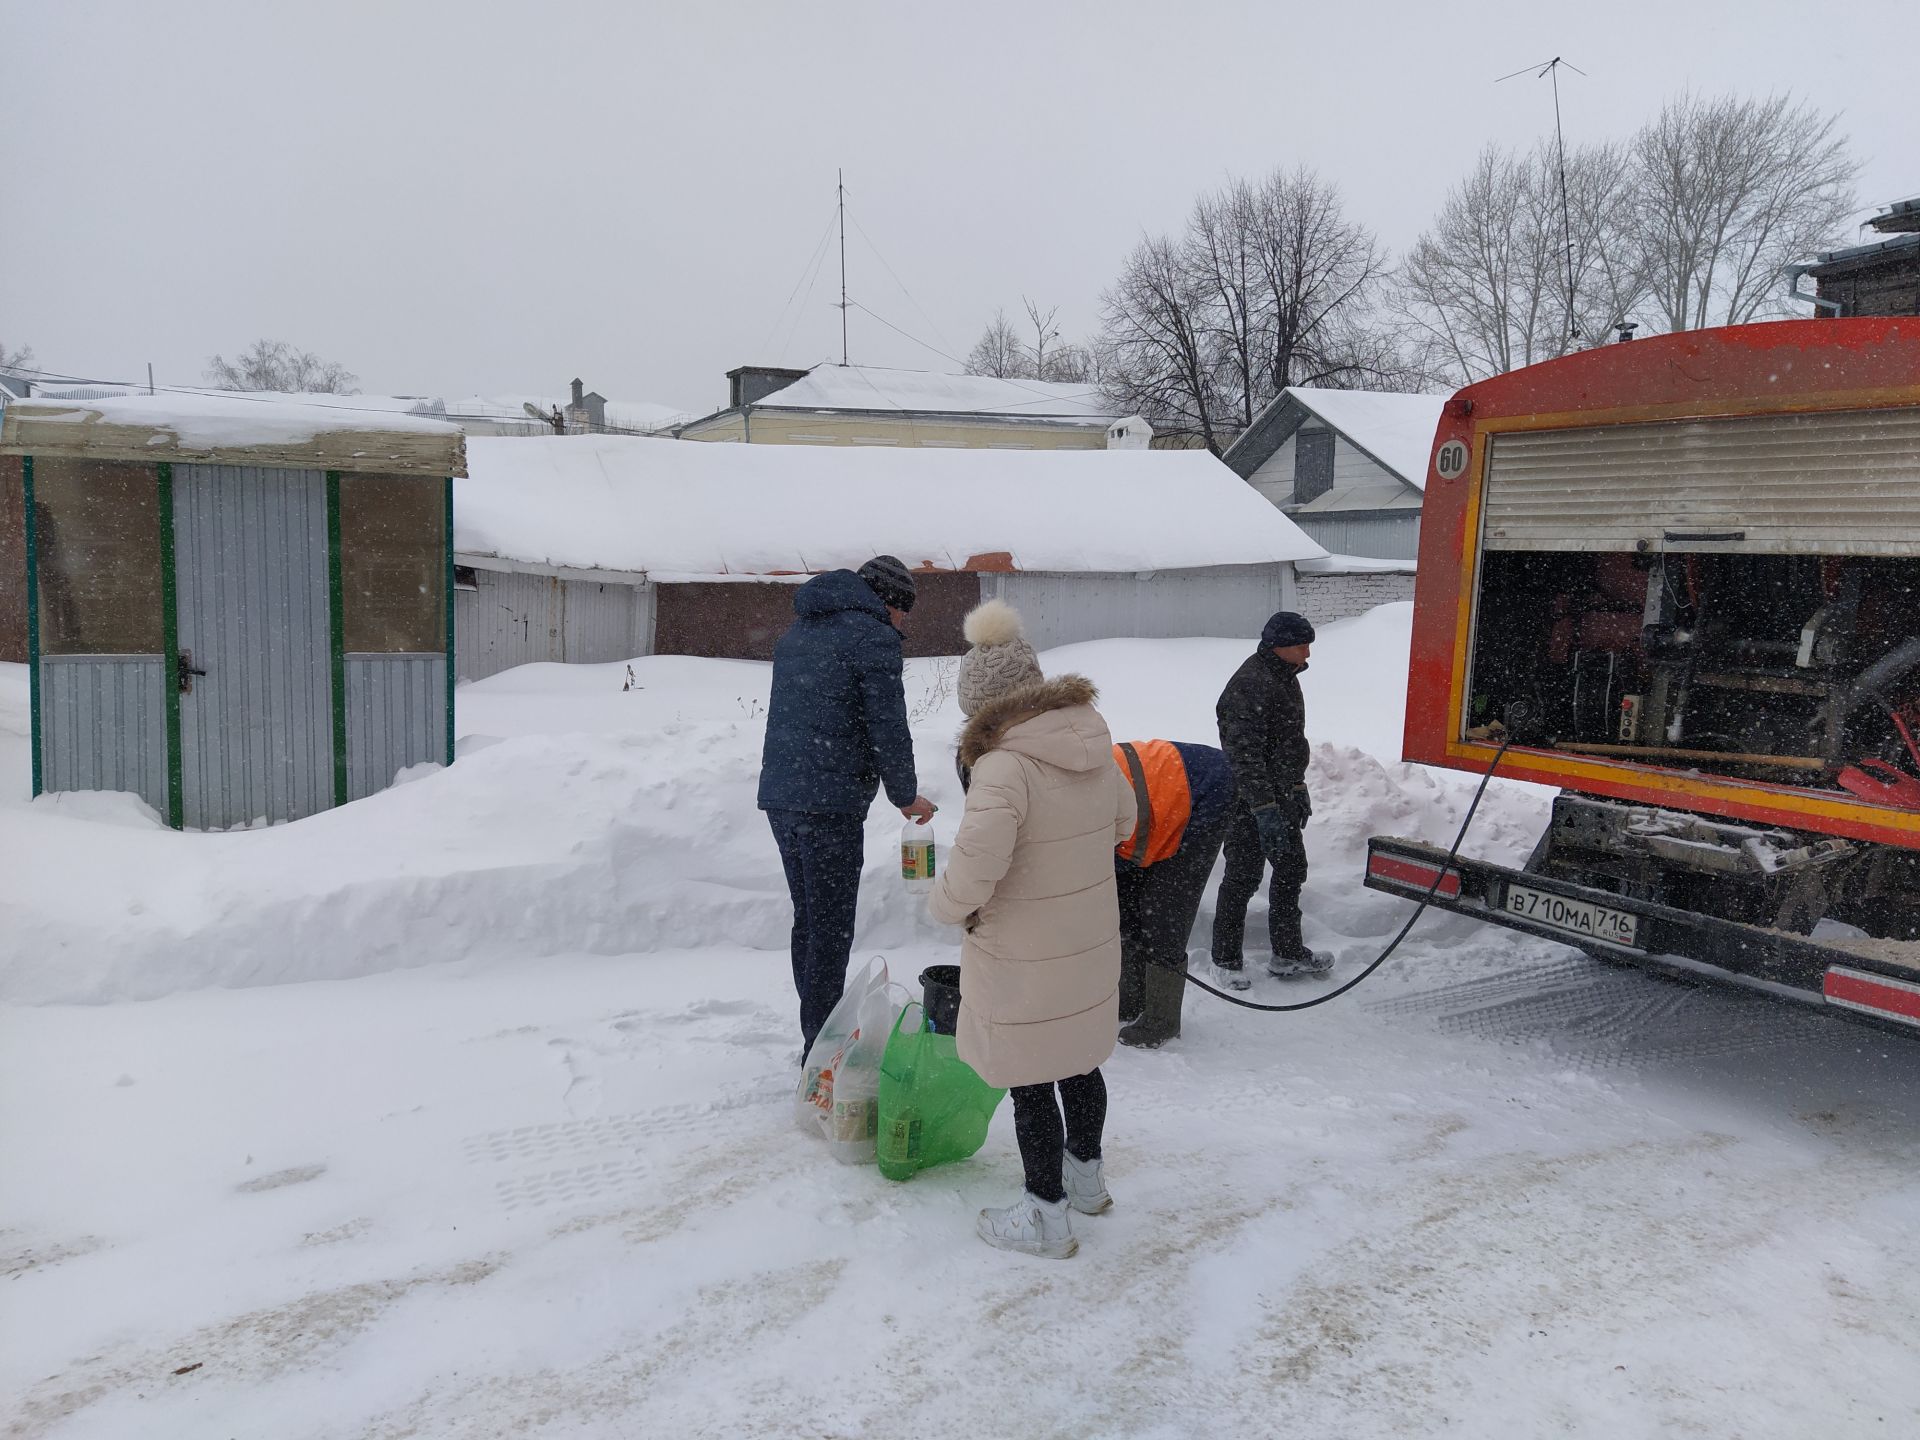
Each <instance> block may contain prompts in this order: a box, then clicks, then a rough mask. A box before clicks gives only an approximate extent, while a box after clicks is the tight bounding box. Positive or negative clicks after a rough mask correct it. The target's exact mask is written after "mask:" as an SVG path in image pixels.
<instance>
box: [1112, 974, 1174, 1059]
mask: <svg viewBox="0 0 1920 1440" xmlns="http://www.w3.org/2000/svg"><path fill="white" fill-rule="evenodd" d="M1143 979H1144V980H1145V982H1146V990H1145V1003H1144V1004H1143V1005H1142V1006H1141V1009H1140V1018H1139V1019H1137V1020H1135V1021H1134V1022H1133V1023H1132V1024H1130V1025H1123V1026H1121V1027H1120V1043H1121V1044H1122V1045H1134V1046H1138V1047H1139V1048H1140V1049H1142V1050H1157V1049H1159V1048H1160V1047H1161V1046H1162V1045H1164V1044H1166V1043H1167V1041H1169V1040H1172V1039H1176V1038H1177V1037H1178V1036H1179V1034H1180V1007H1181V1006H1182V1005H1183V1004H1184V1003H1185V1002H1186V998H1187V976H1186V972H1185V971H1184V970H1175V969H1173V968H1172V967H1170V966H1166V965H1149V966H1147V967H1146V974H1145V976H1144V977H1143Z"/></svg>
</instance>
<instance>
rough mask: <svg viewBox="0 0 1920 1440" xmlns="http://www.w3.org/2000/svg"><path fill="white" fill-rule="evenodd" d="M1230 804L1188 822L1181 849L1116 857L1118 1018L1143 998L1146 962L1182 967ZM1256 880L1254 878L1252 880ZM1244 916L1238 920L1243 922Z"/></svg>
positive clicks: (1134, 1008) (1137, 1007)
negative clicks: (1146, 859)
mask: <svg viewBox="0 0 1920 1440" xmlns="http://www.w3.org/2000/svg"><path fill="white" fill-rule="evenodd" d="M1233 815H1234V809H1233V807H1231V806H1229V807H1228V808H1227V809H1226V810H1224V811H1222V812H1221V813H1220V815H1219V816H1218V818H1215V819H1211V820H1209V821H1208V822H1207V823H1206V824H1205V825H1195V824H1189V825H1188V826H1187V832H1186V834H1185V835H1183V836H1181V837H1180V848H1179V849H1178V850H1176V851H1174V852H1173V854H1171V855H1169V856H1168V857H1167V858H1166V859H1165V860H1162V861H1160V862H1159V863H1158V864H1157V865H1148V866H1146V867H1144V868H1143V867H1141V866H1137V865H1129V864H1127V863H1126V862H1125V861H1121V862H1120V863H1119V865H1118V866H1117V867H1116V868H1115V876H1114V878H1115V879H1116V881H1118V884H1119V890H1120V1018H1121V1019H1122V1020H1131V1019H1132V1018H1133V1017H1134V1016H1136V1015H1138V1014H1139V1013H1140V1007H1141V1005H1142V1004H1144V1003H1145V993H1144V992H1145V985H1146V981H1145V978H1144V977H1145V975H1146V967H1147V966H1149V965H1164V966H1166V967H1167V968H1169V969H1173V970H1181V971H1184V970H1185V969H1186V968H1187V939H1188V937H1189V936H1191V935H1192V934H1193V922H1194V920H1195V918H1196V917H1197V916H1198V915H1199V914H1200V902H1201V901H1202V900H1204V899H1205V898H1206V895H1207V879H1208V877H1209V876H1211V875H1212V874H1213V862H1214V861H1215V860H1217V859H1219V858H1220V842H1221V840H1222V839H1223V838H1224V837H1225V835H1226V832H1227V826H1228V823H1229V822H1230V821H1231V820H1232V818H1233ZM1255 883H1258V882H1257V881H1256V882H1255ZM1244 905H1245V902H1244V901H1243V902H1242V907H1243V918H1242V921H1241V923H1242V924H1245V919H1244Z"/></svg>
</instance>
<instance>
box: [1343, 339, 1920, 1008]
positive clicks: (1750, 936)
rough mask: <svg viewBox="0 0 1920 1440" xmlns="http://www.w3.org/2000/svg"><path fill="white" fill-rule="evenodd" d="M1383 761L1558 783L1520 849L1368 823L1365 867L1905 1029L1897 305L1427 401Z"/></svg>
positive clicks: (1611, 354)
mask: <svg viewBox="0 0 1920 1440" xmlns="http://www.w3.org/2000/svg"><path fill="white" fill-rule="evenodd" d="M1503 746H1504V747H1505V748H1504V753H1503V752H1502V747H1503ZM1405 753H1406V758H1407V759H1409V760H1412V761H1418V762H1421V763H1425V764H1429V765H1442V766H1447V767H1450V768H1452V769H1457V770H1466V771H1475V772H1484V771H1485V770H1487V769H1488V767H1489V766H1490V765H1492V764H1493V763H1494V762H1495V760H1496V757H1498V768H1497V773H1498V774H1500V775H1502V776H1506V777H1509V778H1512V779H1517V780H1531V781H1535V782H1537V783H1541V784H1546V785H1552V786H1556V787H1558V789H1559V791H1560V794H1559V796H1558V798H1557V799H1556V800H1555V802H1554V806H1553V814H1552V819H1551V821H1550V822H1549V824H1548V827H1547V830H1546V833H1545V834H1544V835H1542V836H1541V838H1540V841H1539V844H1538V845H1537V847H1536V848H1535V850H1534V852H1533V855H1532V858H1531V859H1530V860H1529V861H1528V862H1527V864H1526V865H1525V867H1524V868H1522V869H1518V870H1515V869H1511V868H1507V867H1503V866H1499V865H1492V864H1487V863H1484V862H1481V861H1477V860H1473V859H1470V858H1466V857H1465V856H1461V855H1455V856H1453V857H1452V858H1451V859H1449V855H1448V852H1447V850H1445V849H1444V848H1438V847H1435V846H1432V845H1427V844H1422V843H1420V842H1417V841H1411V840H1404V839H1393V838H1388V837H1377V838H1375V839H1374V840H1372V841H1371V842H1370V849H1369V855H1368V861H1367V876H1366V883H1367V884H1368V885H1370V886H1372V887H1373V888H1375V889H1379V890H1383V891H1387V892H1391V893H1393V894H1398V895H1403V896H1410V897H1416V898H1418V897H1424V896H1428V895H1431V903H1433V904H1435V905H1439V906H1442V907H1444V908H1446V909H1450V910H1457V911H1460V912H1462V913H1465V914H1470V915H1474V916H1477V917H1479V918H1482V919H1485V920H1487V921H1489V922H1491V923H1494V924H1498V925H1504V926H1507V927H1509V928H1511V929H1515V930H1521V931H1525V932H1528V933H1530V934H1534V935H1541V936H1546V937H1548V938H1551V939H1556V940H1562V941H1565V942H1567V943H1569V944H1573V945H1577V946H1579V947H1581V948H1583V949H1585V950H1587V951H1588V952H1590V953H1592V954H1594V955H1596V956H1600V957H1603V958H1606V959H1610V960H1615V961H1624V962H1629V963H1633V964H1638V965H1643V966H1648V967H1653V968H1657V969H1662V970H1666V971H1672V972H1684V973H1687V974H1691V975H1695V976H1701V977H1705V978H1709V979H1713V980H1718V981H1726V982H1731V983H1736V984H1740V985H1744V986H1748V987H1752V988H1757V989H1760V990H1763V991H1765V992H1767V993H1770V994H1773V995H1776V996H1780V997H1783V998H1790V999H1794V1000H1800V1001H1805V1002H1808V1003H1812V1004H1816V1005H1822V1006H1825V1007H1827V1008H1829V1009H1831V1010H1833V1011H1835V1012H1836V1013H1844V1014H1846V1015H1848V1016H1852V1017H1856V1018H1862V1019H1867V1020H1872V1021H1876V1022H1880V1023H1884V1024H1887V1025H1892V1026H1900V1027H1907V1028H1910V1029H1916V1030H1920V319H1913V318H1871V319H1846V320H1805V321H1781V322H1777V323H1772V324H1760V325H1743V326H1736V327H1731V328H1727V329H1721V330H1706V331H1695V332H1691V333H1685V334H1678V335H1667V336H1662V337H1658V338H1654V339H1647V340H1635V341H1629V342H1626V343H1621V344H1614V345H1608V346H1604V347H1599V348H1596V349H1592V350H1587V351H1584V352H1582V353H1579V354H1575V355H1570V356H1567V357H1565V358H1564V359H1560V360H1555V361H1551V362H1549V363H1547V364H1543V365H1535V366H1531V367H1529V368H1527V369H1524V370H1518V371H1515V372H1513V373H1510V374H1506V375H1501V376H1498V377H1496V378H1494V379H1491V380H1487V381H1483V382H1481V383H1480V384H1476V385H1470V386H1468V387H1467V388H1466V389H1464V390H1461V391H1460V392H1459V393H1458V394H1456V395H1455V396H1454V397H1453V398H1452V399H1451V400H1450V401H1449V402H1448V403H1447V406H1446V409H1445V412H1444V414H1443V416H1442V418H1441V421H1440V425H1439V429H1438V432H1437V433H1436V435H1435V437H1434V444H1433V450H1432V452H1431V455H1430V457H1429V464H1428V480H1427V490H1426V500H1425V503H1424V506H1423V511H1422V521H1421V540H1420V566H1419V578H1418V583H1417V587H1416V595H1415V600H1414V624H1413V654H1412V668H1411V673H1410V676H1409V681H1408V704H1407V726H1406V739H1405ZM1463 848H1464V849H1468V850H1470V849H1471V839H1470V837H1469V840H1468V842H1467V844H1466V845H1465V846H1463ZM1821 922H1829V923H1825V924H1823V923H1821ZM1816 928H1817V929H1818V930H1819V932H1820V933H1819V935H1818V936H1817V937H1816V936H1815V934H1814V932H1815V930H1816Z"/></svg>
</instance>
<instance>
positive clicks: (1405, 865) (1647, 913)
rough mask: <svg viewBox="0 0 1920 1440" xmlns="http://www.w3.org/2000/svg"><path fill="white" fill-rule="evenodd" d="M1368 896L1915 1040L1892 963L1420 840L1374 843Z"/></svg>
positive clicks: (1918, 1020) (1904, 979)
mask: <svg viewBox="0 0 1920 1440" xmlns="http://www.w3.org/2000/svg"><path fill="white" fill-rule="evenodd" d="M1436 882H1437V883H1436ZM1366 885H1367V888H1368V889H1370V890H1380V891H1384V892H1386V893H1387V894H1390V895H1399V896H1402V897H1404V898H1406V899H1409V900H1419V899H1422V898H1425V897H1427V895H1428V893H1429V891H1431V892H1432V898H1431V900H1430V901H1429V903H1430V904H1431V905H1433V906H1435V907H1437V908H1439V909H1442V910H1451V911H1454V912H1455V913H1457V914H1461V915H1470V916H1472V917H1473V918H1475V919H1477V920H1484V921H1486V922H1487V923H1488V924H1492V925H1502V926H1505V927H1506V928H1507V929H1509V930H1518V931H1520V932H1522V933H1523V934H1528V935H1537V936H1540V937H1541V938H1542V939H1546V940H1557V941H1559V942H1560V943H1561V944H1563V945H1573V946H1576V947H1578V948H1580V949H1582V950H1585V951H1586V952H1588V953H1589V954H1591V955H1595V956H1598V957H1601V958H1604V959H1608V960H1617V961H1620V962H1623V963H1627V964H1633V965H1641V966H1645V967H1646V968H1648V969H1650V970H1658V971H1664V972H1666V973H1669V974H1677V975H1682V976H1689V977H1695V978H1699V979H1703V980H1710V981H1715V982H1720V983H1725V984H1732V985H1738V986H1740V987H1742V988H1744V989H1748V990H1758V991H1761V992H1764V993H1766V994H1769V995H1772V996H1775V997H1776V998H1779V999H1784V1000H1794V1001H1797V1002H1800V1003H1802V1004H1808V1005H1818V1006H1821V1007H1823V1008H1824V1009H1826V1010H1828V1011H1830V1012H1831V1013H1833V1014H1835V1015H1840V1016H1845V1017H1847V1018H1849V1019H1856V1020H1862V1021H1867V1022H1870V1023H1874V1024H1878V1025H1883V1026H1886V1027H1889V1028H1892V1029H1898V1030H1902V1031H1904V1032H1906V1033H1908V1034H1920V968H1917V967H1916V966H1910V965H1904V964H1901V963H1900V962H1899V961H1898V960H1892V959H1887V958H1883V957H1882V956H1876V955H1871V954H1863V953H1855V952H1853V951H1851V950H1846V949H1839V948H1835V947H1834V946H1832V945H1827V944H1822V943H1820V942H1818V941H1814V940H1809V939H1808V938H1806V937H1805V936H1803V935H1789V934H1787V933H1785V932H1783V931H1778V930H1768V929H1765V928H1763V927H1761V926H1758V925H1746V924H1741V923H1740V922H1738V921H1734V920H1721V919H1718V918H1716V917H1714V916H1710V915H1700V914H1696V913H1694V912H1691V911H1686V910H1675V909H1672V908H1670V907H1668V906H1665V905H1656V904H1653V903H1651V902H1648V901H1644V900H1636V899H1631V898H1629V897H1627V896H1623V895H1616V894H1614V893H1612V892H1611V891H1607V890H1598V889H1594V888H1592V887H1590V886H1585V885H1580V884H1576V883H1574V882H1572V881H1568V880H1562V879H1558V878H1554V877H1550V876H1545V875H1534V874H1530V873H1528V872H1527V871H1524V870H1513V869H1509V868H1507V867H1505V866H1502V865H1492V864H1488V863H1487V862H1485V861H1481V860H1469V859H1466V858H1464V857H1461V856H1455V857H1453V859H1452V860H1449V859H1448V858H1447V852H1446V851H1445V850H1444V849H1441V848H1439V847H1437V846H1433V845H1427V844H1424V843H1422V842H1420V841H1418V840H1400V839H1392V838H1388V837H1384V836H1375V837H1374V838H1373V839H1371V840H1369V841H1368V842H1367V873H1366ZM1888 948H1889V949H1892V948H1897V947H1888ZM1916 948H1920V947H1916Z"/></svg>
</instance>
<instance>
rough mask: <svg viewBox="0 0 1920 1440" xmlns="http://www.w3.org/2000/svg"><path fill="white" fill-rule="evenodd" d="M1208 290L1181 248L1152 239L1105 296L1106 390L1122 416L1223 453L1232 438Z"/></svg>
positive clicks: (1102, 351)
mask: <svg viewBox="0 0 1920 1440" xmlns="http://www.w3.org/2000/svg"><path fill="white" fill-rule="evenodd" d="M1208 303H1209V297H1208V292H1207V290H1206V289H1205V287H1204V284H1203V283H1202V282H1201V281H1200V280H1198V279H1197V278H1196V277H1195V276H1194V274H1193V272H1192V269H1191V267H1189V266H1188V265H1187V264H1186V263H1185V257H1184V256H1183V254H1182V253H1181V250H1180V248H1179V247H1177V246H1175V244H1174V242H1173V241H1172V240H1170V239H1168V238H1166V237H1165V236H1158V237H1156V236H1147V237H1145V238H1143V239H1142V240H1141V241H1140V243H1139V244H1138V245H1136V246H1134V247H1133V251H1132V253H1131V254H1129V255H1128V256H1127V258H1126V260H1125V262H1124V263H1123V264H1122V266H1121V270H1120V278H1119V279H1118V280H1116V281H1114V283H1113V284H1112V285H1111V286H1109V287H1108V288H1107V291H1106V293H1105V294H1104V295H1102V296H1101V327H1100V338H1099V340H1098V342H1097V344H1098V346H1099V355H1100V373H1101V389H1102V392H1103V393H1104V394H1105V395H1106V396H1107V398H1108V400H1109V402H1110V403H1112V404H1113V405H1114V407H1115V408H1116V409H1117V410H1118V411H1120V413H1122V414H1135V415H1144V416H1146V417H1147V418H1148V419H1149V420H1151V421H1152V422H1153V424H1154V426H1155V428H1156V429H1158V430H1159V431H1160V432H1161V433H1163V434H1176V435H1188V436H1193V437H1195V438H1197V439H1198V440H1200V441H1201V443H1202V444H1204V445H1205V446H1206V447H1207V448H1208V449H1209V450H1211V451H1213V453H1214V454H1216V455H1218V454H1219V453H1220V452H1221V451H1222V450H1224V449H1225V448H1226V446H1227V444H1228V442H1230V441H1231V440H1232V438H1233V422H1232V418H1231V414H1230V411H1231V406H1230V405H1229V404H1228V403H1227V402H1226V401H1225V400H1224V399H1223V397H1222V396H1221V394H1220V391H1219V387H1218V383H1217V377H1216V373H1215V371H1216V367H1215V365H1214V361H1213V351H1214V346H1213V343H1212V339H1211V336H1210V334H1209V327H1208V316H1207V305H1208Z"/></svg>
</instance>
